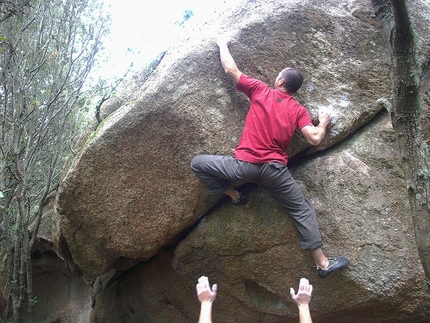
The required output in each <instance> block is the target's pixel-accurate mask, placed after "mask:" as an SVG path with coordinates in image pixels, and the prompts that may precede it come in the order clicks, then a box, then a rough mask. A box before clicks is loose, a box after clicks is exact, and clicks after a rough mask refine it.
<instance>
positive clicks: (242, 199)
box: [231, 193, 249, 206]
mask: <svg viewBox="0 0 430 323" xmlns="http://www.w3.org/2000/svg"><path fill="white" fill-rule="evenodd" d="M231 202H232V203H233V205H236V206H240V205H246V204H247V203H248V202H249V199H248V197H247V196H246V195H243V194H242V193H239V198H238V199H236V200H233V199H231Z"/></svg>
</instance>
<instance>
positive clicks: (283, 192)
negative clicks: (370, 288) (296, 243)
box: [258, 163, 349, 278]
mask: <svg viewBox="0 0 430 323" xmlns="http://www.w3.org/2000/svg"><path fill="white" fill-rule="evenodd" d="M262 175H263V176H262V178H263V179H262V180H260V181H259V182H258V184H259V185H261V186H262V187H263V188H265V189H266V190H267V191H268V192H269V193H270V195H272V197H273V198H274V199H275V200H277V201H278V202H279V203H281V204H282V206H283V207H284V208H285V209H286V210H287V212H288V214H290V216H291V217H292V219H293V222H294V224H295V227H296V229H297V232H298V234H299V238H300V248H302V249H308V250H310V254H311V256H312V258H313V260H314V262H315V264H316V266H317V268H318V275H319V276H320V277H322V278H324V277H325V276H327V275H328V274H329V273H331V272H332V271H334V270H337V269H341V268H343V267H345V266H346V265H347V264H348V262H349V259H347V258H346V257H339V258H338V259H340V261H338V259H334V260H333V259H331V258H330V259H328V258H327V257H326V256H325V255H324V252H323V251H322V249H321V247H322V244H323V242H322V238H321V233H320V231H319V228H318V223H317V219H316V214H315V209H314V207H313V205H312V204H311V202H310V201H309V200H308V199H307V198H306V197H305V196H304V195H303V193H302V191H301V190H300V188H299V187H298V185H297V183H296V181H295V180H294V178H293V177H292V176H291V174H290V172H289V171H288V168H287V167H286V166H284V165H281V164H278V163H273V164H267V165H266V166H265V169H264V170H263V172H262Z"/></svg>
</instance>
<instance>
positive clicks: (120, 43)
mask: <svg viewBox="0 0 430 323" xmlns="http://www.w3.org/2000/svg"><path fill="white" fill-rule="evenodd" d="M223 1H224V0H212V1H211V4H212V5H214V4H216V3H220V4H221V3H222V2H223ZM104 5H105V10H106V12H107V13H109V14H110V15H111V17H112V27H111V34H110V35H109V37H108V39H106V40H105V42H104V44H105V47H106V52H107V53H108V54H109V55H110V57H111V61H110V64H109V68H106V69H105V70H104V72H102V74H104V73H106V74H107V75H109V76H113V75H115V76H117V77H121V76H123V74H124V73H125V71H126V70H127V68H128V66H129V65H130V62H131V61H134V68H135V69H138V68H139V67H142V66H144V65H145V63H149V62H150V61H151V60H152V59H154V58H155V57H156V56H157V54H158V53H160V52H162V51H163V50H165V49H167V48H168V46H169V43H170V42H171V41H172V37H175V31H177V30H178V28H179V26H178V24H177V22H181V21H182V20H183V17H184V13H185V10H191V11H192V12H193V14H194V16H193V17H191V18H190V19H193V18H194V17H197V16H199V15H202V14H204V13H205V11H206V10H209V6H208V2H207V0H141V1H136V0H105V1H104Z"/></svg>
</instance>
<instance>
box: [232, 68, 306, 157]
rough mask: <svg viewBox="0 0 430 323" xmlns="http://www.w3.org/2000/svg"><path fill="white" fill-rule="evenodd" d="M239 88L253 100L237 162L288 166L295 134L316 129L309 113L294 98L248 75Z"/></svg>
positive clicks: (242, 75) (236, 154)
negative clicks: (274, 163)
mask: <svg viewBox="0 0 430 323" xmlns="http://www.w3.org/2000/svg"><path fill="white" fill-rule="evenodd" d="M236 88H237V89H238V90H239V91H241V92H243V93H245V94H246V95H247V96H248V97H249V98H250V100H251V104H250V108H249V112H248V115H247V116H246V120H245V126H244V129H243V132H242V136H241V138H240V141H239V145H238V146H237V147H236V148H235V149H234V156H235V158H236V159H238V160H243V161H246V162H250V163H256V164H264V163H269V162H278V163H281V164H284V165H286V164H287V162H288V156H287V154H286V152H285V149H286V148H287V147H288V145H289V144H290V141H291V138H292V137H293V135H294V131H295V130H296V129H297V128H298V129H302V128H303V127H305V126H308V125H312V120H311V117H310V115H309V112H308V110H307V109H306V108H305V107H304V106H302V105H300V104H299V103H298V102H297V101H296V100H295V99H294V98H293V97H292V96H291V95H289V94H287V93H285V92H283V91H280V90H275V89H273V88H271V87H269V86H268V85H267V84H265V83H263V82H261V81H259V80H257V79H254V78H252V77H250V76H247V75H244V74H241V76H240V78H239V83H238V84H237V86H236Z"/></svg>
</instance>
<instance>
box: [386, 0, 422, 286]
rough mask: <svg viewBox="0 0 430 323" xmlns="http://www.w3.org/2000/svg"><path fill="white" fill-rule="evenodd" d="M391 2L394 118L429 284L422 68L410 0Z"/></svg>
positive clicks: (416, 231)
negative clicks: (422, 125) (418, 55)
mask: <svg viewBox="0 0 430 323" xmlns="http://www.w3.org/2000/svg"><path fill="white" fill-rule="evenodd" d="M390 1H391V5H392V12H393V18H394V27H393V30H392V34H391V47H392V58H393V89H394V91H393V92H394V97H393V105H392V113H391V119H392V123H393V127H394V132H395V135H396V138H397V143H398V145H399V149H400V157H401V161H402V168H403V172H404V174H405V179H406V184H407V189H408V196H409V203H410V206H411V211H412V220H413V225H414V231H415V239H416V244H417V247H418V253H419V256H420V259H421V263H422V265H423V268H424V272H425V275H426V280H427V284H428V285H429V286H430V234H429V232H430V204H429V202H430V190H429V182H430V167H429V166H430V165H429V152H428V147H427V144H426V142H425V140H424V139H423V135H422V131H421V130H422V129H421V124H422V110H423V105H422V98H421V95H420V77H421V69H420V64H419V61H418V57H417V49H416V35H415V32H414V28H413V24H412V22H411V18H410V15H409V10H408V3H407V0H390Z"/></svg>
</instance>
